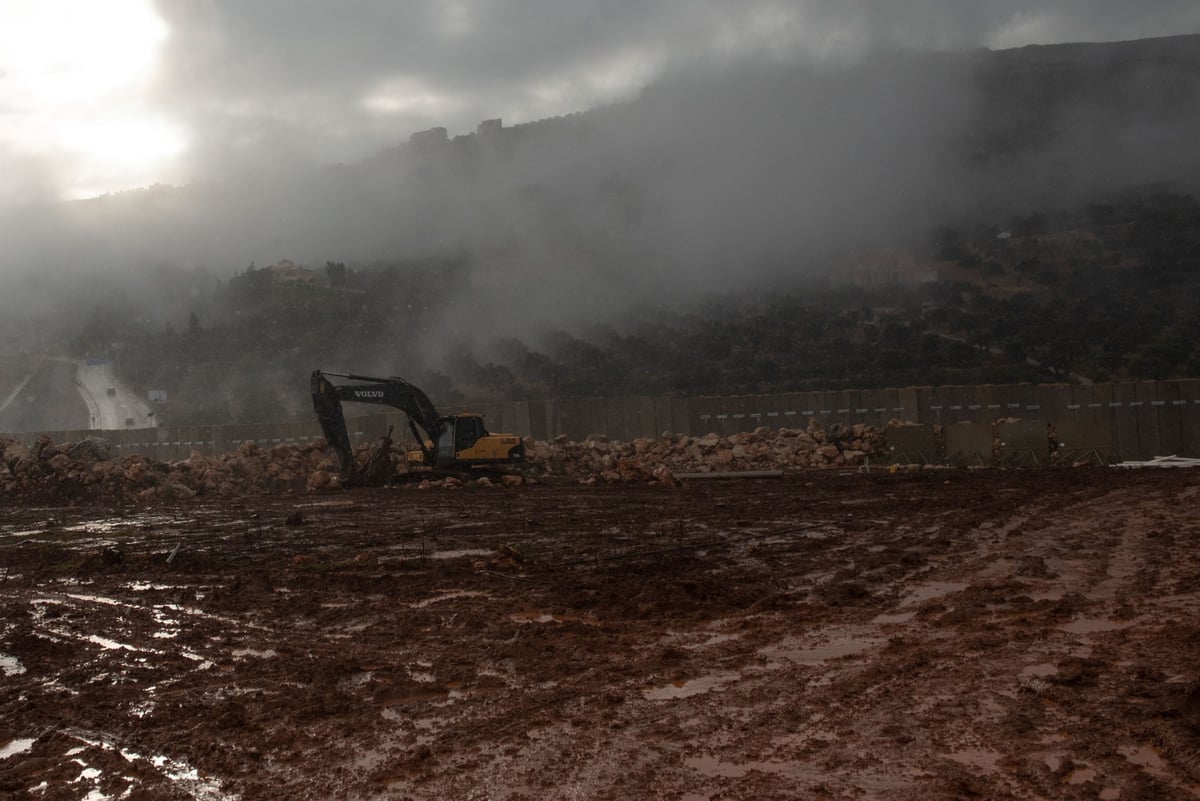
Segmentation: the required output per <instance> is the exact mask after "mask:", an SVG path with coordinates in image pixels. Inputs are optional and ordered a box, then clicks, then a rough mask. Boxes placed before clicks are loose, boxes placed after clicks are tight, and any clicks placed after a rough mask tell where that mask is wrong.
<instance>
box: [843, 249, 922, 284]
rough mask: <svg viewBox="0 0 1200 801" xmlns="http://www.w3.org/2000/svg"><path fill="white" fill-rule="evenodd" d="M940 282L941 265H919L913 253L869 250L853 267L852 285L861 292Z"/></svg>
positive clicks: (919, 262)
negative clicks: (862, 290)
mask: <svg viewBox="0 0 1200 801" xmlns="http://www.w3.org/2000/svg"><path fill="white" fill-rule="evenodd" d="M939 280H941V268H940V265H939V264H937V263H935V262H923V261H918V260H917V259H915V258H914V257H913V255H912V254H911V253H904V252H899V251H892V250H868V251H865V252H864V253H862V254H861V255H860V256H859V257H858V259H857V260H856V261H855V263H854V278H853V283H854V285H855V286H857V287H860V288H862V289H881V288H884V287H894V286H916V285H918V284H934V283H937V282H938V281H939Z"/></svg>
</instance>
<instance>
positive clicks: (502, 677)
mask: <svg viewBox="0 0 1200 801" xmlns="http://www.w3.org/2000/svg"><path fill="white" fill-rule="evenodd" d="M1198 508H1200V471H1195V470H1174V471H1172V470H1162V471H1142V472H1121V471H1115V470H1102V469H1095V470H1092V469H1084V470H1075V471H1065V470H1064V471H1047V472H1018V471H1012V472H982V471H981V472H945V471H930V472H924V473H918V474H913V475H905V474H900V475H861V474H852V475H837V474H832V473H822V474H814V475H806V476H801V477H795V478H789V479H788V480H787V481H762V482H725V483H715V482H714V483H696V484H688V485H685V486H684V487H682V488H679V489H665V488H640V489H639V488H627V487H625V488H604V487H596V488H585V487H575V486H571V487H566V486H560V487H554V486H539V487H531V488H524V489H521V490H518V491H507V492H504V491H498V490H485V489H482V488H480V489H466V490H459V491H450V490H443V491H437V490H435V491H430V492H413V491H404V490H396V489H390V490H389V489H380V490H361V491H349V492H335V493H331V494H327V495H300V496H291V497H287V496H274V497H270V496H264V497H255V498H246V499H244V500H243V501H241V502H237V503H229V502H219V503H218V502H199V501H197V502H190V503H188V504H186V505H181V506H177V507H164V508H159V509H154V510H151V511H147V510H144V509H142V510H135V509H121V510H113V509H101V508H95V509H87V508H70V509H61V508H26V509H12V508H8V509H5V510H4V512H3V517H2V518H0V606H2V607H3V617H2V623H0V798H5V799H72V801H79V799H88V800H89V801H100V799H133V800H134V801H138V800H154V799H187V798H194V799H202V800H203V801H208V800H210V799H234V798H240V799H247V800H248V801H250V800H256V799H334V798H336V799H383V798H389V799H391V798H394V799H405V798H407V799H497V800H500V799H507V800H509V801H515V800H516V799H633V798H637V799H645V798H670V799H685V800H686V801H708V800H709V799H719V798H720V799H751V798H753V799H774V798H779V799H783V798H789V799H791V798H814V799H870V798H875V799H914V798H920V799H926V800H928V799H969V798H988V799H1006V798H1011V799H1041V798H1093V799H1094V798H1102V799H1152V798H1163V799H1178V798H1187V797H1196V796H1197V795H1200V761H1198V755H1200V683H1198V681H1197V680H1198V679H1200V618H1198V616H1197V612H1198V611H1200V548H1198V547H1197V546H1198V545H1200V513H1198V512H1197V509H1198ZM289 520H290V523H289V522H287V521H289Z"/></svg>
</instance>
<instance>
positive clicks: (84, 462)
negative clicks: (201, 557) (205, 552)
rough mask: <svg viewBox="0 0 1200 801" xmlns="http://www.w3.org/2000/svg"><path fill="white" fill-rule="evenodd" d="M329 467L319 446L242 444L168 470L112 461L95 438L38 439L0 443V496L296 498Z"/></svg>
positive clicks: (156, 464)
mask: <svg viewBox="0 0 1200 801" xmlns="http://www.w3.org/2000/svg"><path fill="white" fill-rule="evenodd" d="M333 463H334V459H333V456H332V454H331V453H329V452H327V451H326V448H325V443H324V441H323V440H317V441H315V442H312V443H309V444H307V445H276V446H274V447H272V448H261V447H259V446H258V445H257V444H255V443H253V442H245V443H243V444H242V445H241V447H239V448H238V449H237V450H235V451H231V452H229V453H225V454H221V455H219V456H202V455H201V454H199V453H196V452H193V453H192V455H191V456H190V457H189V458H187V459H182V460H179V461H175V462H170V463H167V462H161V461H158V460H156V459H151V458H150V457H147V456H143V455H140V454H132V455H129V456H114V455H113V453H112V448H111V446H110V445H109V443H108V442H107V441H105V440H103V439H99V438H95V437H89V438H87V439H84V440H80V441H79V442H66V443H62V444H58V445H56V444H54V442H52V441H51V440H50V438H49V437H46V436H43V437H40V438H39V439H38V440H37V442H35V443H34V444H33V446H32V447H26V446H25V445H23V444H22V443H20V442H18V441H16V440H6V439H0V497H4V498H15V499H30V500H34V499H37V500H54V501H62V502H70V501H84V500H93V501H98V500H102V501H153V500H186V499H188V498H194V497H196V496H197V495H223V496H234V495H244V494H252V493H263V492H271V493H277V492H289V491H297V490H301V491H302V490H303V489H304V488H305V486H306V484H307V482H308V479H309V476H310V475H312V474H313V473H314V472H317V471H319V470H321V469H322V468H329V469H333V468H332V465H333Z"/></svg>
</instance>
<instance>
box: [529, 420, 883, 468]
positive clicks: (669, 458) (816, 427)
mask: <svg viewBox="0 0 1200 801" xmlns="http://www.w3.org/2000/svg"><path fill="white" fill-rule="evenodd" d="M526 452H527V453H528V454H530V457H531V458H532V460H533V461H534V462H535V463H536V464H537V465H539V467H542V468H543V469H544V470H545V471H547V472H548V473H550V474H552V475H561V476H567V477H572V478H579V479H583V480H591V479H595V480H596V481H605V482H610V483H616V482H623V481H656V480H657V481H661V483H672V482H671V480H663V479H669V476H667V475H666V474H660V475H655V471H656V470H658V469H659V468H665V470H666V471H669V472H670V473H672V474H677V473H720V472H737V471H745V470H805V469H811V468H826V467H853V466H857V465H861V464H863V463H865V462H866V461H867V460H868V459H870V458H872V457H880V456H882V454H883V453H884V452H885V447H884V433H883V430H882V429H879V428H874V427H871V426H866V425H862V424H855V425H852V426H842V425H836V424H835V425H833V426H830V427H829V429H828V430H826V429H823V428H822V427H821V426H820V424H818V423H817V421H816V420H812V421H810V422H809V425H808V428H781V429H779V430H777V431H774V430H771V429H768V428H757V429H755V430H754V431H751V432H744V433H740V434H731V435H730V436H728V437H722V436H720V435H719V434H705V435H704V436H702V437H689V436H687V435H686V434H679V435H673V434H664V435H663V436H662V437H660V438H658V439H649V438H643V439H635V440H633V441H632V442H614V441H610V440H609V439H608V438H607V437H604V436H601V435H592V436H590V437H588V438H587V439H585V440H584V441H583V442H570V441H568V440H567V438H566V437H558V438H556V439H555V440H554V442H539V441H527V442H526Z"/></svg>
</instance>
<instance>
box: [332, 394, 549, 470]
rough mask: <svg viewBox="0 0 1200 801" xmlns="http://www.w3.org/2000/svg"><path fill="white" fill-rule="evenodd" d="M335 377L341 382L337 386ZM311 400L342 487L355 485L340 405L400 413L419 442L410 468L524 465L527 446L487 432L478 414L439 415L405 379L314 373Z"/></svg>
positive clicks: (410, 457) (513, 438) (514, 437)
mask: <svg viewBox="0 0 1200 801" xmlns="http://www.w3.org/2000/svg"><path fill="white" fill-rule="evenodd" d="M335 378H336V379H344V380H343V381H342V382H339V383H335V382H334V381H333V380H332V379H335ZM312 400H313V409H314V410H315V411H316V413H317V421H318V422H319V423H320V424H321V431H323V432H324V433H325V441H326V442H327V443H329V447H331V448H333V450H334V452H335V453H336V454H337V457H338V465H339V467H340V469H341V476H342V481H343V482H345V483H346V484H351V483H354V451H353V449H352V448H351V445H350V435H349V434H348V433H347V431H346V418H345V416H344V415H343V413H342V403H343V401H347V402H353V403H374V404H378V405H383V406H391V407H393V408H396V409H399V410H401V411H402V412H404V413H405V414H406V415H407V416H408V426H409V429H410V430H411V431H412V434H413V437H414V438H415V439H416V441H417V449H415V450H413V451H410V452H409V454H408V456H407V458H408V462H409V463H410V464H413V465H424V466H427V467H435V468H463V467H474V466H476V465H499V464H519V463H521V462H524V461H525V445H524V443H523V442H522V441H521V438H520V437H518V436H517V435H515V434H491V433H488V430H487V429H486V428H484V425H483V415H480V414H471V413H467V412H464V413H461V414H453V415H441V414H439V413H438V410H437V408H436V407H435V406H434V405H433V402H432V401H430V400H429V396H428V395H426V394H425V393H424V391H422V390H421V388H420V387H418V386H416V385H415V384H411V383H409V382H408V381H405V380H404V379H403V378H397V377H395V376H393V377H391V378H377V377H374V376H364V375H355V374H354V373H333V372H327V371H324V370H313V373H312Z"/></svg>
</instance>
